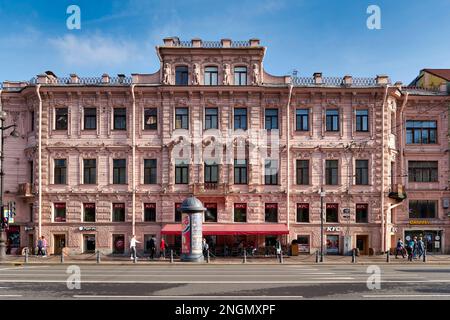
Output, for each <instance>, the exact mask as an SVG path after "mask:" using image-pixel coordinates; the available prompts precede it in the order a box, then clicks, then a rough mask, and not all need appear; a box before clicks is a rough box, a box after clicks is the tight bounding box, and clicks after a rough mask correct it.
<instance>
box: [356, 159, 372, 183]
mask: <svg viewBox="0 0 450 320" xmlns="http://www.w3.org/2000/svg"><path fill="white" fill-rule="evenodd" d="M363 162H364V163H365V164H366V166H365V167H361V166H358V164H361V163H363ZM364 182H366V183H364ZM369 184H370V181H369V160H367V159H356V160H355V185H358V186H367V185H369Z"/></svg>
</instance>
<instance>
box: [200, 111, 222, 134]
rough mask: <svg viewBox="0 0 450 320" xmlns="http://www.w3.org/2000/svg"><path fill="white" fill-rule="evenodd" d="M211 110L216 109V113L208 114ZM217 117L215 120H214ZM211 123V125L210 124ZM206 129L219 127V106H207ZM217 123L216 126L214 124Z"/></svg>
mask: <svg viewBox="0 0 450 320" xmlns="http://www.w3.org/2000/svg"><path fill="white" fill-rule="evenodd" d="M209 110H215V112H216V114H208V111H209ZM214 119H215V122H214ZM208 123H209V126H208ZM204 125H205V130H209V129H219V108H216V107H206V108H205V124H204ZM214 125H215V126H214Z"/></svg>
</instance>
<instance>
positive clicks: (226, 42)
mask: <svg viewBox="0 0 450 320" xmlns="http://www.w3.org/2000/svg"><path fill="white" fill-rule="evenodd" d="M220 43H221V44H222V48H230V47H231V39H222V40H220Z"/></svg>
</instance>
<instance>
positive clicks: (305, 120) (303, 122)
mask: <svg viewBox="0 0 450 320" xmlns="http://www.w3.org/2000/svg"><path fill="white" fill-rule="evenodd" d="M295 130H297V131H309V109H297V110H296V111H295Z"/></svg>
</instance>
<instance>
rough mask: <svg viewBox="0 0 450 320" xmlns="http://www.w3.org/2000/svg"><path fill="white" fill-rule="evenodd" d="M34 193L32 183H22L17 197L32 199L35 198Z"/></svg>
mask: <svg viewBox="0 0 450 320" xmlns="http://www.w3.org/2000/svg"><path fill="white" fill-rule="evenodd" d="M33 191H34V190H33V185H32V184H31V183H29V182H27V183H20V184H19V190H18V192H17V195H18V196H19V197H21V198H31V197H34V193H33Z"/></svg>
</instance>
